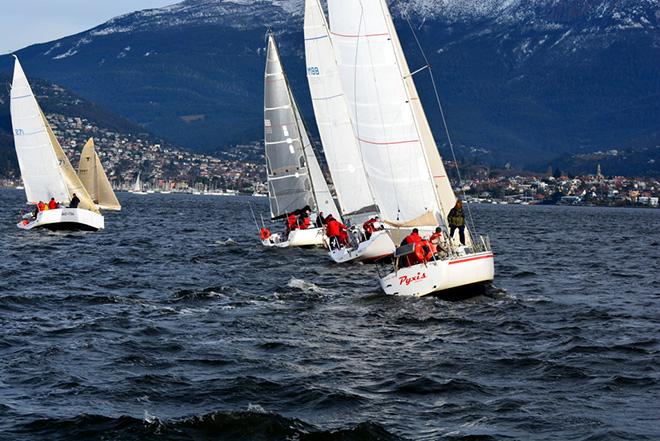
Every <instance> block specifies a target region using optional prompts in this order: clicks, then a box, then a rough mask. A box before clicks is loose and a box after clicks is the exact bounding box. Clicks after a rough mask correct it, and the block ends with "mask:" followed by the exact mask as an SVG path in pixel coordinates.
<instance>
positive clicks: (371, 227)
mask: <svg viewBox="0 0 660 441" xmlns="http://www.w3.org/2000/svg"><path fill="white" fill-rule="evenodd" d="M375 224H376V219H369V220H368V221H366V222H365V223H364V224H362V229H363V230H364V231H366V232H368V233H373V232H374V231H376V225H375Z"/></svg>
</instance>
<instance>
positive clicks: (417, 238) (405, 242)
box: [401, 228, 424, 245]
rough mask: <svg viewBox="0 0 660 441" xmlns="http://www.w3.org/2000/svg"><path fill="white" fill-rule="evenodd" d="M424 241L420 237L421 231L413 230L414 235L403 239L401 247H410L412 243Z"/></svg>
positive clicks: (411, 234)
mask: <svg viewBox="0 0 660 441" xmlns="http://www.w3.org/2000/svg"><path fill="white" fill-rule="evenodd" d="M422 240H424V239H422V236H420V235H419V230H418V229H417V228H413V230H412V233H410V234H409V235H408V236H406V238H405V239H403V242H402V243H401V245H410V244H411V243H417V242H421V241H422Z"/></svg>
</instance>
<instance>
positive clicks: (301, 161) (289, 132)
mask: <svg viewBox="0 0 660 441" xmlns="http://www.w3.org/2000/svg"><path fill="white" fill-rule="evenodd" d="M264 142H265V151H266V163H267V169H268V195H269V201H270V211H271V217H272V218H273V219H276V218H280V217H283V216H286V215H287V214H289V213H292V212H295V211H296V210H300V209H302V208H304V207H305V206H309V207H310V208H311V209H312V210H313V211H323V212H324V213H326V214H327V213H333V215H335V216H338V213H337V208H336V206H335V204H334V201H333V199H332V197H331V194H330V191H329V190H328V186H327V183H326V182H325V179H324V178H323V174H322V173H321V169H320V167H319V165H318V162H317V161H316V156H315V154H314V151H313V149H312V147H311V143H310V141H309V138H308V136H307V133H306V130H305V127H304V125H303V122H302V118H301V117H300V112H299V111H298V107H297V106H296V103H295V101H294V99H293V96H292V95H291V92H290V89H289V84H288V81H287V79H286V75H285V74H284V70H283V68H282V63H281V61H280V56H279V53H278V50H277V47H276V45H275V38H274V36H273V35H272V34H269V35H268V50H267V55H266V71H265V77H264Z"/></svg>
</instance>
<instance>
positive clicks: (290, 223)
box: [286, 213, 298, 232]
mask: <svg viewBox="0 0 660 441" xmlns="http://www.w3.org/2000/svg"><path fill="white" fill-rule="evenodd" d="M297 229H298V218H297V217H296V215H295V214H293V213H291V214H290V215H289V216H288V217H287V218H286V230H287V232H288V231H293V230H297Z"/></svg>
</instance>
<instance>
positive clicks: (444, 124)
mask: <svg viewBox="0 0 660 441" xmlns="http://www.w3.org/2000/svg"><path fill="white" fill-rule="evenodd" d="M404 18H405V19H406V23H408V27H409V28H410V32H412V35H413V37H414V39H415V42H416V43H417V47H418V48H419V51H420V53H421V54H422V57H423V58H424V62H425V63H426V66H428V68H429V76H430V77H431V84H432V85H433V93H434V94H435V100H436V102H437V103H438V108H439V109H440V115H441V116H442V124H443V126H444V128H445V134H446V135H447V142H448V143H449V149H450V150H451V156H452V159H453V160H454V167H455V168H456V174H457V175H458V183H459V185H460V187H461V193H462V194H463V199H465V198H466V193H465V190H464V189H463V178H462V176H461V171H460V169H459V167H458V161H457V160H456V153H455V152H454V143H453V142H452V140H451V135H450V134H449V126H448V125H447V119H446V118H445V111H444V108H443V107H442V102H441V101H440V93H439V92H438V87H437V85H436V83H435V78H434V76H433V69H432V68H431V63H430V62H429V59H428V57H427V56H426V52H424V48H422V44H421V43H420V41H419V38H417V34H416V33H415V29H414V28H413V26H412V23H410V16H409V15H408V14H405V15H404ZM465 205H466V206H467V211H468V217H469V218H470V224H471V225H470V226H471V228H470V229H469V230H468V235H470V238H471V239H472V243H475V242H474V238H473V237H472V233H471V231H475V228H476V226H475V222H474V218H473V217H472V210H470V204H468V203H466V204H465ZM475 234H476V231H475Z"/></svg>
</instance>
